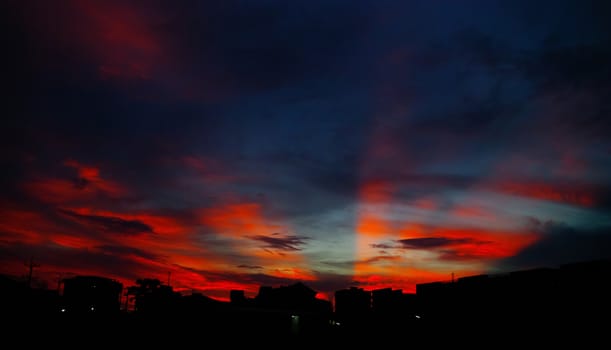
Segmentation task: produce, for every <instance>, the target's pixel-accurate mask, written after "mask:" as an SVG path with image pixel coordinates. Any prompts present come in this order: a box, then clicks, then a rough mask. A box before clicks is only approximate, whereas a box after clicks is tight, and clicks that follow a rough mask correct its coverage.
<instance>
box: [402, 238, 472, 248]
mask: <svg viewBox="0 0 611 350" xmlns="http://www.w3.org/2000/svg"><path fill="white" fill-rule="evenodd" d="M397 242H399V243H400V244H401V246H402V247H403V248H405V249H430V248H439V247H447V246H453V245H457V244H463V243H473V240H472V239H470V238H447V237H420V238H406V239H400V240H398V241H397ZM480 243H483V242H480Z"/></svg>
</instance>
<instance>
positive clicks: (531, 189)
mask: <svg viewBox="0 0 611 350" xmlns="http://www.w3.org/2000/svg"><path fill="white" fill-rule="evenodd" d="M493 187H494V189H495V190H498V191H500V192H503V193H507V194H510V195H514V196H520V197H526V198H533V199H539V200H545V201H553V202H560V203H567V204H572V205H576V206H584V207H591V206H593V205H594V204H595V200H594V195H593V193H592V191H591V189H589V188H587V187H586V186H580V185H568V184H567V185H557V184H548V183H544V182H535V181H529V182H515V181H505V182H500V183H497V184H495V185H493Z"/></svg>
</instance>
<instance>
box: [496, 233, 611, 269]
mask: <svg viewBox="0 0 611 350" xmlns="http://www.w3.org/2000/svg"><path fill="white" fill-rule="evenodd" d="M533 223H534V225H536V226H537V227H538V230H539V232H540V233H541V239H540V240H539V241H538V242H536V243H534V244H533V245H531V246H529V247H526V248H525V249H523V250H522V251H520V252H519V253H518V254H516V255H514V256H511V257H508V258H506V259H503V260H501V261H499V262H498V264H496V265H495V266H494V269H498V270H504V271H512V270H519V269H525V268H536V267H557V266H558V265H562V264H567V263H573V262H581V261H590V260H597V259H608V258H609V257H610V256H611V235H610V234H609V233H610V232H611V227H609V226H602V227H599V228H593V229H585V228H577V227H571V226H569V225H566V224H563V223H561V222H555V221H549V222H545V223H541V222H539V221H534V222H533Z"/></svg>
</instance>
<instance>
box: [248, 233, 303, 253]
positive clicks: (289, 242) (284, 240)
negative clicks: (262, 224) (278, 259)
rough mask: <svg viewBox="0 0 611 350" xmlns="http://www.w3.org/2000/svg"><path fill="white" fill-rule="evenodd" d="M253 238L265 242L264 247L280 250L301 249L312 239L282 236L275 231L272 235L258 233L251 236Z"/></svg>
mask: <svg viewBox="0 0 611 350" xmlns="http://www.w3.org/2000/svg"><path fill="white" fill-rule="evenodd" d="M249 238H250V239H252V240H255V241H259V242H262V243H264V246H263V247H264V248H267V249H272V250H280V251H299V250H302V249H303V246H304V245H305V244H306V243H307V241H308V240H309V239H310V238H309V237H305V236H296V235H288V236H282V235H280V234H278V233H274V234H272V235H271V236H264V235H257V236H251V237H249Z"/></svg>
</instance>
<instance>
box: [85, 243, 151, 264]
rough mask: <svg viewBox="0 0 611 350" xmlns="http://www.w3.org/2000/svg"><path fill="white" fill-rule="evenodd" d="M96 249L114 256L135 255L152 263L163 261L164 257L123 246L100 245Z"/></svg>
mask: <svg viewBox="0 0 611 350" xmlns="http://www.w3.org/2000/svg"><path fill="white" fill-rule="evenodd" d="M96 249H98V250H100V251H102V252H105V253H109V254H113V255H134V256H138V257H141V258H144V259H147V260H151V261H161V260H162V257H161V256H159V255H157V254H153V253H150V252H147V251H145V250H142V249H138V248H134V247H128V246H122V245H100V246H97V247H96Z"/></svg>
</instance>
